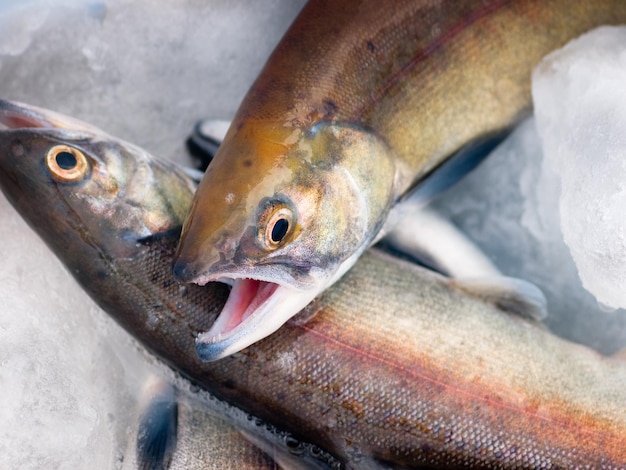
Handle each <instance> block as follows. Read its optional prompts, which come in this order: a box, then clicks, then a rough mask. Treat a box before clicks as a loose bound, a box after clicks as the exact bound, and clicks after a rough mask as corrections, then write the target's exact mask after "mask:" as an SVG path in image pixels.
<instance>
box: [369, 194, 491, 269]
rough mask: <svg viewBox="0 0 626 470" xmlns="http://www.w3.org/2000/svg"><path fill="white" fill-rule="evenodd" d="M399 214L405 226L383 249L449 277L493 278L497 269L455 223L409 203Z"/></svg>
mask: <svg viewBox="0 0 626 470" xmlns="http://www.w3.org/2000/svg"><path fill="white" fill-rule="evenodd" d="M401 206H403V207H400V208H398V209H397V210H399V211H401V218H402V222H401V223H398V224H396V225H395V227H394V228H393V229H392V230H391V231H390V232H389V233H388V234H386V235H385V238H384V239H383V240H382V242H381V243H382V245H383V247H384V248H391V251H392V252H400V253H401V254H404V255H407V256H408V257H409V258H411V259H412V260H413V261H417V262H418V263H420V264H422V265H424V266H426V267H427V268H430V269H432V270H434V271H438V272H440V273H442V274H445V275H447V276H450V277H455V278H468V277H470V276H471V277H476V276H477V277H481V278H483V277H484V278H491V277H494V278H495V277H498V276H501V273H500V271H499V270H498V268H496V267H495V266H494V264H493V263H492V262H491V261H490V260H489V258H488V257H487V255H485V253H483V252H482V250H481V249H480V248H478V247H477V246H476V245H475V244H474V242H472V241H471V240H470V239H469V238H468V237H467V236H466V235H465V234H464V233H463V232H462V231H461V230H460V229H459V228H458V227H457V226H456V225H454V223H452V222H451V221H450V220H448V219H446V218H444V217H442V216H441V215H440V214H439V213H438V212H437V211H435V210H434V209H432V208H430V207H422V206H418V205H416V204H413V203H412V202H411V201H406V202H404V203H402V204H401Z"/></svg>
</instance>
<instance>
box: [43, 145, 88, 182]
mask: <svg viewBox="0 0 626 470" xmlns="http://www.w3.org/2000/svg"><path fill="white" fill-rule="evenodd" d="M46 165H47V166H48V169H49V170H50V172H51V173H52V176H53V177H54V179H56V180H58V181H63V182H70V183H72V182H76V181H80V180H82V179H83V178H84V177H85V175H87V173H89V162H88V161H87V157H85V154H83V152H81V151H80V150H78V149H75V148H73V147H70V146H68V145H55V146H54V147H52V148H51V149H50V150H49V151H48V155H46Z"/></svg>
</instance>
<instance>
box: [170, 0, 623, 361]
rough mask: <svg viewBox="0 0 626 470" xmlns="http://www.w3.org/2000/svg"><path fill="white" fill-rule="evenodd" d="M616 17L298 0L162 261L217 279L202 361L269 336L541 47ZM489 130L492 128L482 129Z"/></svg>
mask: <svg viewBox="0 0 626 470" xmlns="http://www.w3.org/2000/svg"><path fill="white" fill-rule="evenodd" d="M625 20H626V3H624V2H623V1H621V0H603V1H599V2H585V1H574V2H572V1H563V0H556V1H555V0H553V1H547V2H544V1H522V0H489V1H484V0H467V1H461V2H459V1H452V0H449V1H438V2H427V1H419V0H412V1H411V0H407V1H398V2H394V4H393V7H390V6H389V5H388V4H386V3H384V2H379V1H374V0H350V1H335V2H333V1H322V0H312V1H310V2H309V3H308V4H307V5H306V6H305V7H304V9H303V10H302V12H301V13H300V15H299V16H298V17H297V19H296V20H295V22H294V23H293V25H292V26H291V28H290V29H289V30H288V32H287V33H286V34H285V36H284V38H283V39H282V41H281V42H280V44H279V45H278V46H277V48H276V49H275V51H274V52H273V54H272V56H271V57H270V59H269V60H268V62H267V64H266V65H265V68H264V69H263V71H262V72H261V74H260V76H259V77H258V78H257V80H256V82H255V83H254V84H253V85H252V87H251V89H250V90H249V92H248V94H247V96H246V97H245V99H244V100H243V102H242V104H241V106H240V108H239V110H238V112H237V114H236V116H235V118H234V121H233V124H232V126H231V127H230V130H229V131H228V133H227V135H226V137H225V140H224V142H223V144H222V146H221V147H220V149H219V150H218V152H217V155H216V156H215V159H214V160H213V162H212V163H211V165H210V166H209V168H208V170H207V172H206V174H205V176H204V178H203V180H202V182H201V184H200V186H199V189H198V191H197V193H196V195H195V198H194V201H193V204H192V206H191V209H190V212H189V214H188V216H187V218H186V221H185V224H184V226H183V231H182V235H181V241H180V244H179V247H178V251H177V253H176V256H175V258H174V264H173V272H174V276H175V278H176V279H178V280H179V281H182V282H187V283H189V282H191V283H197V284H206V283H207V282H211V281H223V282H227V283H229V284H231V285H232V290H231V293H230V296H229V300H228V302H227V303H226V305H225V306H224V309H223V311H222V313H221V314H220V316H219V317H218V319H217V321H216V322H215V323H214V324H213V325H211V327H210V328H209V329H208V330H207V331H205V332H202V334H201V335H200V336H199V337H198V354H199V356H200V357H201V358H202V359H203V360H205V361H212V360H217V359H220V358H223V357H225V356H227V355H229V354H232V353H234V352H237V351H239V350H241V349H243V348H245V347H247V346H249V345H250V344H252V343H254V342H256V341H258V340H260V339H262V338H264V337H266V336H268V335H270V334H271V333H273V332H274V331H276V330H277V329H278V328H280V326H281V325H283V324H284V323H285V322H286V321H287V320H288V319H289V318H291V317H293V316H294V315H295V314H296V313H297V312H299V311H300V310H301V309H302V308H304V307H305V306H306V305H307V304H308V303H309V302H311V301H312V300H313V299H314V298H315V297H316V296H317V295H318V294H319V293H321V292H323V291H324V290H325V289H326V288H328V287H329V286H330V285H332V284H333V283H334V282H336V281H337V280H338V279H339V278H340V277H341V276H342V275H344V273H345V272H346V271H347V270H348V269H349V268H350V267H351V266H352V265H353V264H354V263H355V262H356V260H357V259H358V258H359V257H360V256H361V254H362V253H363V252H364V251H365V250H366V249H367V248H368V247H369V246H370V245H372V244H373V243H374V242H376V241H377V240H378V239H380V238H381V237H382V236H383V235H384V234H385V233H387V232H388V231H389V230H391V229H392V227H393V226H394V224H397V222H398V220H401V218H402V204H399V203H400V202H401V201H403V200H405V199H407V198H409V197H410V195H412V194H414V193H417V194H415V195H414V197H418V195H419V193H420V190H421V189H423V187H424V185H426V187H428V188H429V190H428V191H425V192H426V194H432V193H433V192H436V190H435V191H433V188H436V189H438V190H441V189H442V188H445V187H446V186H447V185H448V184H450V182H451V180H454V179H455V178H458V177H460V175H462V174H463V173H464V172H466V171H468V170H469V169H470V168H471V167H472V166H474V165H475V164H476V163H477V161H479V160H480V157H479V156H480V155H481V154H485V152H476V148H474V147H475V146H477V147H478V148H479V149H480V148H484V147H486V148H491V147H493V146H494V145H495V144H496V143H497V142H498V141H499V139H498V136H500V135H501V134H499V132H500V131H502V130H503V129H506V128H508V127H509V126H511V125H512V124H513V123H515V122H516V121H518V120H519V118H520V117H521V115H523V114H524V112H525V111H527V110H528V108H529V107H530V75H531V71H532V69H533V67H534V66H535V65H536V64H537V63H538V62H539V60H540V59H541V58H542V57H543V56H544V55H545V54H547V53H548V52H550V51H552V50H554V49H556V48H558V47H560V46H562V45H563V44H564V43H565V42H567V41H568V40H569V39H572V38H574V37H576V36H578V35H580V34H582V33H583V32H585V31H587V30H589V29H591V28H593V27H595V26H598V25H601V24H617V23H622V22H624V21H625ZM494 133H495V134H494Z"/></svg>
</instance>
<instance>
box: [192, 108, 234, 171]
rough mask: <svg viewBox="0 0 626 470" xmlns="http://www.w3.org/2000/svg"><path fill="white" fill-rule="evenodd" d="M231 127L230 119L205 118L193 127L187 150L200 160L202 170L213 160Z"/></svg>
mask: <svg viewBox="0 0 626 470" xmlns="http://www.w3.org/2000/svg"><path fill="white" fill-rule="evenodd" d="M229 127H230V121H225V120H219V119H203V120H201V121H198V123H197V124H196V125H195V127H194V128H193V132H192V134H191V135H190V136H189V138H188V139H187V142H186V143H187V150H189V153H190V154H191V155H192V156H193V157H194V158H196V160H198V167H199V169H200V171H205V170H206V169H207V167H208V166H209V164H210V163H211V160H213V157H214V156H215V154H216V153H217V149H218V148H219V146H220V144H221V143H222V140H224V136H225V135H226V132H227V131H228V128H229Z"/></svg>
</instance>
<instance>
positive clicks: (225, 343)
mask: <svg viewBox="0 0 626 470" xmlns="http://www.w3.org/2000/svg"><path fill="white" fill-rule="evenodd" d="M319 291H320V290H319V289H313V290H307V291H300V290H296V289H294V288H291V287H287V286H283V285H280V284H276V283H272V282H267V281H260V280H256V279H234V281H233V287H232V289H231V293H230V295H229V297H228V300H227V301H226V304H225V305H224V308H223V309H222V312H221V313H220V315H219V316H218V317H217V320H216V321H215V323H214V324H213V326H212V327H211V328H210V329H209V331H207V332H205V333H200V334H199V335H198V338H197V339H196V351H197V353H198V356H199V358H200V359H201V360H202V361H205V362H210V361H215V360H218V359H221V358H223V357H226V356H229V355H231V354H234V353H236V352H238V351H241V350H242V349H244V348H247V347H248V346H250V345H251V344H253V343H255V342H257V341H259V340H261V339H263V338H265V337H267V336H269V335H270V334H272V333H274V332H275V331H276V330H278V329H279V328H280V327H281V326H282V325H283V324H284V323H285V322H286V321H287V320H289V319H290V318H291V317H293V316H294V315H296V314H297V313H298V312H299V311H300V310H302V309H303V308H304V307H306V305H307V304H308V303H309V302H310V301H311V300H313V299H314V298H315V296H316V295H317V294H318V293H319Z"/></svg>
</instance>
